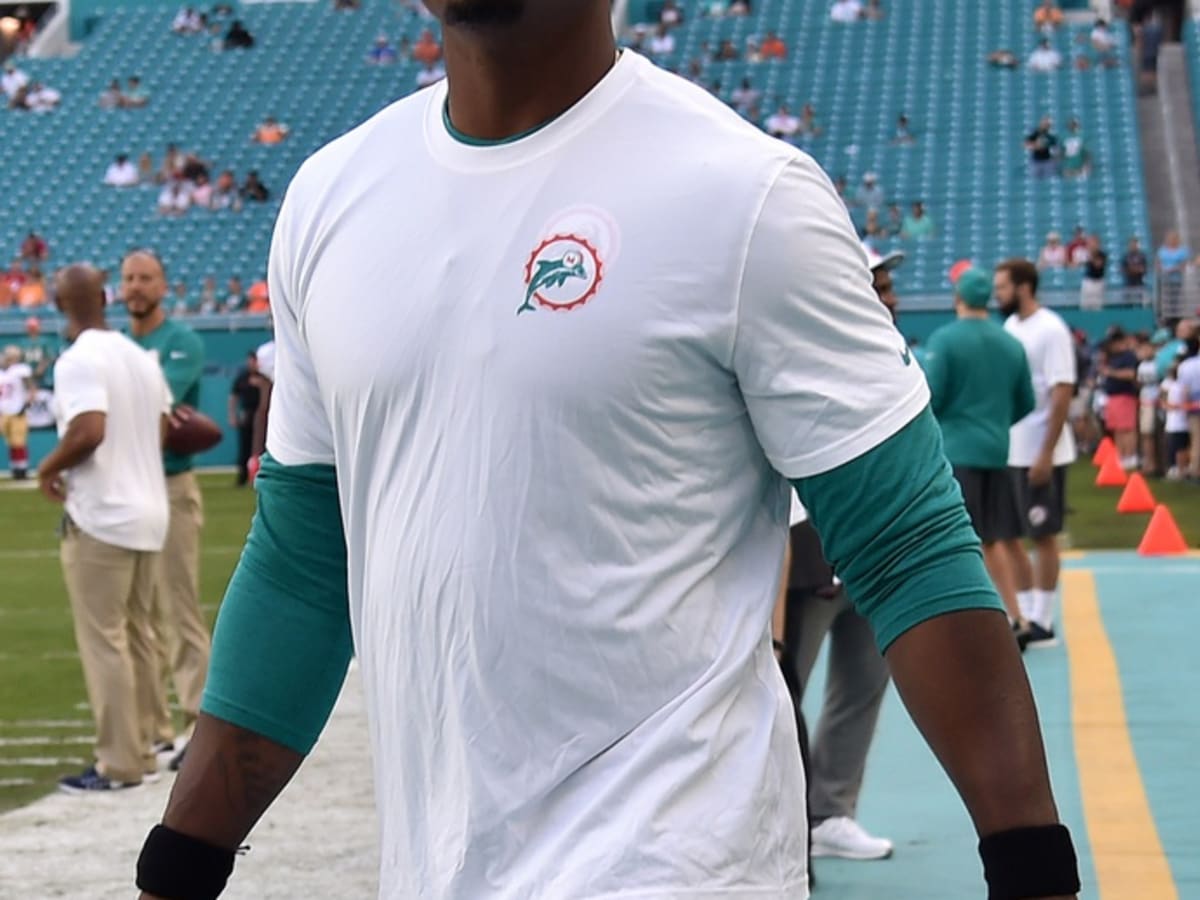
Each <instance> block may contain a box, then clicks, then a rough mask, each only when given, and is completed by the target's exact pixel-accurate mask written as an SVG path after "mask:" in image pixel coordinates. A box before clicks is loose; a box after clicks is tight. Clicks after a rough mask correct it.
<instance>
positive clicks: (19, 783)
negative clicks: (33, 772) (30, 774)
mask: <svg viewBox="0 0 1200 900" xmlns="http://www.w3.org/2000/svg"><path fill="white" fill-rule="evenodd" d="M28 784H33V779H32V778H0V788H13V787H25V786H26V785H28Z"/></svg>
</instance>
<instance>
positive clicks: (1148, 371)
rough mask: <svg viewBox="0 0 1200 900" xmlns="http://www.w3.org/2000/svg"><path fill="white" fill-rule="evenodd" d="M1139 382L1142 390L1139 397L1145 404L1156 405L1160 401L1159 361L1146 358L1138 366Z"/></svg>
mask: <svg viewBox="0 0 1200 900" xmlns="http://www.w3.org/2000/svg"><path fill="white" fill-rule="evenodd" d="M1137 378H1138V384H1139V385H1141V390H1140V391H1139V392H1138V399H1139V400H1140V401H1141V403H1142V405H1143V406H1154V405H1155V404H1156V403H1158V390H1159V384H1158V363H1156V362H1155V361H1154V359H1153V357H1152V358H1150V359H1144V360H1142V361H1141V362H1140V363H1138V367H1137Z"/></svg>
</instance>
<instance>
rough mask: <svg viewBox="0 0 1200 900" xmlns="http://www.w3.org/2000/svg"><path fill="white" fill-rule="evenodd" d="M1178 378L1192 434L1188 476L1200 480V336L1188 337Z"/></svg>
mask: <svg viewBox="0 0 1200 900" xmlns="http://www.w3.org/2000/svg"><path fill="white" fill-rule="evenodd" d="M1176 380H1177V381H1178V382H1179V384H1180V385H1182V386H1183V391H1184V395H1185V398H1186V399H1185V403H1186V404H1187V414H1188V419H1187V421H1188V434H1189V435H1190V436H1191V437H1190V442H1189V443H1190V446H1191V454H1190V457H1189V460H1188V478H1189V479H1191V480H1192V481H1200V338H1197V337H1191V338H1189V339H1188V341H1187V344H1186V345H1185V348H1184V358H1183V360H1182V361H1181V362H1180V363H1179V373H1178V375H1176Z"/></svg>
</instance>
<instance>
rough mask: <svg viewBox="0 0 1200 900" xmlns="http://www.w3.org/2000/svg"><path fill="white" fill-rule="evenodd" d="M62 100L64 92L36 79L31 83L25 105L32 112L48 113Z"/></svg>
mask: <svg viewBox="0 0 1200 900" xmlns="http://www.w3.org/2000/svg"><path fill="white" fill-rule="evenodd" d="M61 100H62V94H61V93H60V92H59V91H57V90H55V89H54V88H52V87H50V86H49V85H45V84H42V83H41V82H39V81H35V82H33V83H32V84H30V85H29V92H28V93H27V94H26V95H25V105H26V107H28V109H29V110H30V111H31V112H36V113H46V112H50V111H51V110H53V109H55V108H57V107H58V104H59V102H60V101H61Z"/></svg>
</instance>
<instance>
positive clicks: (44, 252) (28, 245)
mask: <svg viewBox="0 0 1200 900" xmlns="http://www.w3.org/2000/svg"><path fill="white" fill-rule="evenodd" d="M49 256H50V245H49V244H48V243H46V239H45V238H44V237H42V236H41V235H40V234H38V233H37V232H36V231H31V232H29V234H27V235H25V239H24V240H23V241H21V259H23V260H25V262H31V263H36V262H44V261H45V260H46V259H47V258H49Z"/></svg>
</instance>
